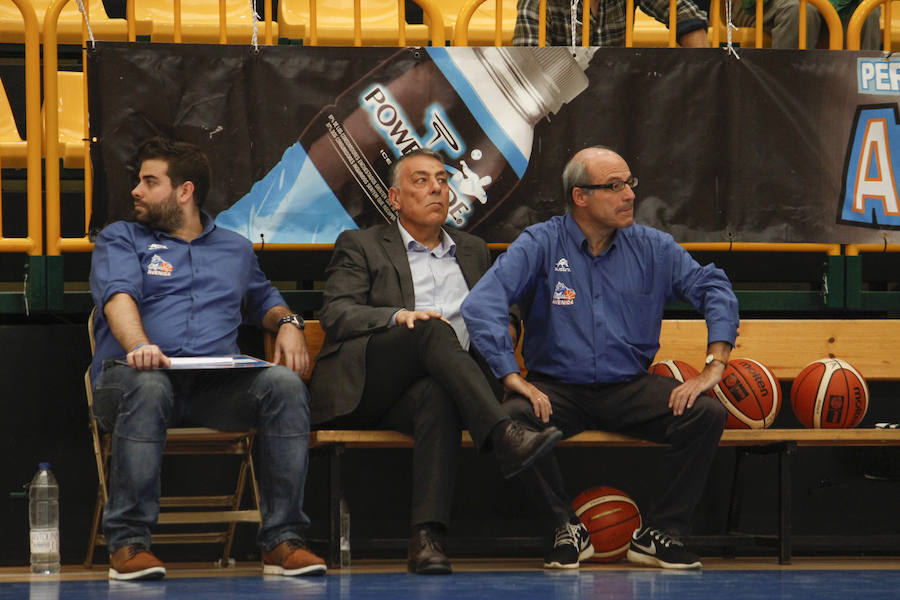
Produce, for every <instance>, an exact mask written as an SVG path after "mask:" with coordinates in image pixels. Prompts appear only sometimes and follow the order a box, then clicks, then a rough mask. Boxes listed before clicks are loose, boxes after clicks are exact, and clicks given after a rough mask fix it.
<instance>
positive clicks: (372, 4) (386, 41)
mask: <svg viewBox="0 0 900 600" xmlns="http://www.w3.org/2000/svg"><path fill="white" fill-rule="evenodd" d="M401 1H402V0H401ZM310 2H316V36H317V39H316V45H317V46H352V45H353V38H354V33H353V26H354V17H353V0H279V2H278V27H279V29H278V30H279V35H280V37H281V38H286V39H289V40H291V41H293V42H298V41H301V40H302V43H303V44H304V45H309V44H311V43H312V42H311V24H310V15H309V3H310ZM360 10H361V18H360V21H361V26H362V43H363V45H366V46H396V45H397V42H398V38H399V32H400V28H399V27H398V23H397V20H398V19H397V14H398V13H397V0H360ZM444 25H446V23H445V24H444ZM428 41H429V36H428V28H427V26H425V25H410V24H407V25H406V44H407V45H426V44H428Z"/></svg>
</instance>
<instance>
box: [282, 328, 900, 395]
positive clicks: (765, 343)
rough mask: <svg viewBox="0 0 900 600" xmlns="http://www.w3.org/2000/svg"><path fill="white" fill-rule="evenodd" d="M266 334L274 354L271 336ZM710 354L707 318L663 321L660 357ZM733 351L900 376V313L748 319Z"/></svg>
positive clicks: (790, 373) (779, 362)
mask: <svg viewBox="0 0 900 600" xmlns="http://www.w3.org/2000/svg"><path fill="white" fill-rule="evenodd" d="M324 337H325V336H324V332H323V331H322V327H321V325H320V324H319V322H318V321H307V322H306V343H307V346H308V347H309V352H310V355H311V356H313V357H315V356H316V355H318V353H319V350H320V349H321V348H322V341H323V340H324ZM266 339H267V348H266V353H267V355H268V356H271V352H270V350H269V348H270V346H269V344H270V343H271V341H270V340H271V336H267V337H266ZM705 356H706V323H705V322H704V321H703V320H700V319H666V320H664V321H663V325H662V332H661V333H660V350H659V353H658V354H657V360H659V359H664V358H678V359H681V360H684V361H686V362H688V363H690V364H692V365H694V366H695V367H697V368H701V367H702V366H703V359H704V357H705ZM732 357H734V358H738V357H746V358H752V359H755V360H758V361H759V362H761V363H763V364H764V365H766V366H767V367H769V368H770V369H772V372H773V373H774V374H775V376H776V377H779V378H784V379H793V378H794V377H795V376H796V375H797V373H799V372H800V371H801V370H802V369H803V367H805V366H806V365H808V364H809V363H811V362H812V361H814V360H818V359H820V358H829V357H837V358H842V359H844V360H846V361H848V362H849V363H850V364H852V365H853V366H854V367H856V368H857V369H858V370H859V371H860V373H862V375H863V377H865V378H866V379H872V380H884V379H900V319H744V320H742V321H741V326H740V335H739V336H738V339H737V345H736V347H735V349H734V352H733V353H732ZM518 358H519V359H520V361H521V356H518Z"/></svg>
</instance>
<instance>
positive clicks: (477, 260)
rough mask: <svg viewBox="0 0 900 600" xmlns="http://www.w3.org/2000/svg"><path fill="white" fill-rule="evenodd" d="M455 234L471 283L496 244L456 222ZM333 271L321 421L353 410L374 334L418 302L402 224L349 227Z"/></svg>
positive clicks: (318, 379) (324, 318) (315, 412)
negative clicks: (400, 225)
mask: <svg viewBox="0 0 900 600" xmlns="http://www.w3.org/2000/svg"><path fill="white" fill-rule="evenodd" d="M447 233H448V234H449V235H450V237H451V238H452V239H453V241H454V242H456V260H457V262H458V263H459V267H460V270H461V271H462V274H463V277H464V278H465V280H466V283H467V284H468V286H469V288H470V289H471V288H472V286H474V285H475V283H476V282H477V281H478V280H479V279H480V278H481V276H482V275H484V273H485V271H487V269H488V267H489V266H490V264H491V254H490V251H489V250H488V247H487V245H486V244H485V243H484V241H483V240H481V238H478V237H475V236H474V235H470V234H468V233H464V232H461V231H456V230H453V229H448V230H447ZM325 273H326V276H327V281H326V283H325V294H324V307H323V308H322V312H321V314H320V319H321V322H322V328H323V329H324V330H325V341H324V343H323V344H322V350H321V352H319V356H318V358H317V359H316V366H315V370H314V371H313V376H312V381H311V382H310V390H311V395H312V399H311V401H310V420H311V422H312V423H313V424H317V423H323V422H325V421H329V420H331V419H334V418H335V417H340V416H342V415H346V414H348V413H350V412H353V410H354V409H355V408H356V407H357V406H358V405H359V401H360V399H361V398H362V394H363V387H364V385H365V381H366V345H367V344H368V343H369V338H370V337H371V336H372V334H374V333H377V332H379V331H383V330H384V329H387V328H388V326H389V325H390V321H391V317H392V316H393V315H394V313H395V312H397V311H398V310H400V309H404V308H405V309H408V310H412V309H414V308H415V305H416V297H415V291H414V289H413V281H412V274H411V272H410V270H409V261H408V259H407V257H406V248H405V247H404V246H403V240H402V238H401V237H400V231H399V229H398V228H397V225H396V224H385V225H378V226H376V227H371V228H369V229H362V230H354V231H345V232H343V233H341V235H340V236H339V237H338V239H337V241H336V242H335V244H334V254H333V255H332V257H331V262H330V263H329V265H328V268H327V269H326V271H325Z"/></svg>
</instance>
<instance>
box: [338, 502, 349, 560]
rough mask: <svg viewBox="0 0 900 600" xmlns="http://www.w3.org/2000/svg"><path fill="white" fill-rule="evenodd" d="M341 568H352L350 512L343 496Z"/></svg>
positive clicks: (341, 505)
mask: <svg viewBox="0 0 900 600" xmlns="http://www.w3.org/2000/svg"><path fill="white" fill-rule="evenodd" d="M340 511H341V568H342V569H346V568H348V567H349V566H350V510H349V509H348V508H347V501H346V500H344V497H343V496H341V503H340Z"/></svg>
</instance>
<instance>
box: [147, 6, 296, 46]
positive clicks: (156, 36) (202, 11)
mask: <svg viewBox="0 0 900 600" xmlns="http://www.w3.org/2000/svg"><path fill="white" fill-rule="evenodd" d="M174 7H175V3H174V1H173V0H134V14H135V19H136V20H139V21H149V22H151V23H152V27H151V31H150V40H151V41H153V42H173V41H175V8H174ZM257 12H258V14H259V16H260V20H259V23H258V25H257V36H258V40H259V43H260V44H262V43H264V39H265V27H266V24H265V21H263V20H262V12H263V2H262V0H259V2H257ZM225 33H226V35H227V40H228V43H229V44H247V43H249V42H250V39H251V36H252V35H253V19H252V16H251V13H250V0H225ZM277 40H278V24H277V23H276V22H275V21H274V20H273V22H272V41H273V42H275V41H277ZM181 41H182V42H185V43H192V44H215V43H218V42H219V0H182V2H181Z"/></svg>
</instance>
